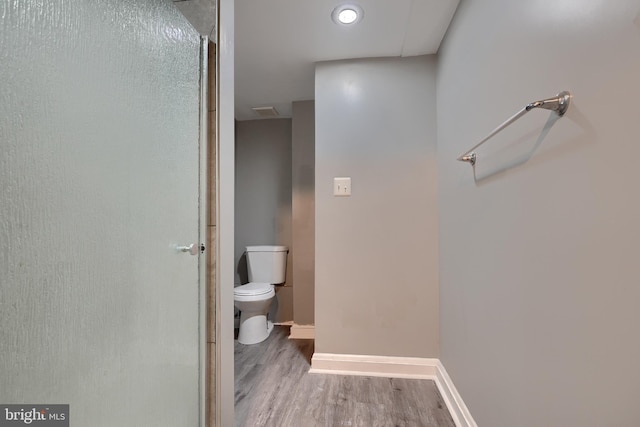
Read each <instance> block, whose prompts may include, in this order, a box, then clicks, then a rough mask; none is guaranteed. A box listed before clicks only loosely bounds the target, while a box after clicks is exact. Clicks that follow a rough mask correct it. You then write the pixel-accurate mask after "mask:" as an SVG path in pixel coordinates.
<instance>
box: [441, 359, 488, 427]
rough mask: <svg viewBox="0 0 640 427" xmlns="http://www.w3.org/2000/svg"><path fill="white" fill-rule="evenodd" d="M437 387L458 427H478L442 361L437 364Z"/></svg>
mask: <svg viewBox="0 0 640 427" xmlns="http://www.w3.org/2000/svg"><path fill="white" fill-rule="evenodd" d="M436 385H437V386H438V390H439V391H440V394H441V395H442V399H443V400H444V402H445V404H446V405H447V409H449V413H450V414H451V418H453V421H454V422H455V423H456V427H478V424H476V422H475V421H474V419H473V417H472V416H471V412H469V408H467V405H465V403H464V401H463V400H462V396H460V393H458V390H457V389H456V386H455V385H453V381H451V377H449V374H448V373H447V370H446V369H445V368H444V365H443V364H442V363H441V362H440V360H438V363H437V364H436Z"/></svg>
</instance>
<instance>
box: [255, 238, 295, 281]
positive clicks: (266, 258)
mask: <svg viewBox="0 0 640 427" xmlns="http://www.w3.org/2000/svg"><path fill="white" fill-rule="evenodd" d="M246 251H247V272H248V273H249V281H250V282H263V283H271V284H274V285H278V284H280V283H284V281H285V272H286V270H287V252H289V248H287V247H286V246H247V248H246Z"/></svg>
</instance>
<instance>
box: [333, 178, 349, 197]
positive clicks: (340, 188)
mask: <svg viewBox="0 0 640 427" xmlns="http://www.w3.org/2000/svg"><path fill="white" fill-rule="evenodd" d="M333 195H334V196H350V195H351V178H349V177H336V178H333Z"/></svg>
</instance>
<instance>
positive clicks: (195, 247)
mask: <svg viewBox="0 0 640 427" xmlns="http://www.w3.org/2000/svg"><path fill="white" fill-rule="evenodd" d="M176 250H177V251H178V252H188V253H190V254H191V255H198V253H199V252H200V250H202V251H203V252H204V245H202V246H200V245H198V244H197V243H192V244H190V245H189V246H176Z"/></svg>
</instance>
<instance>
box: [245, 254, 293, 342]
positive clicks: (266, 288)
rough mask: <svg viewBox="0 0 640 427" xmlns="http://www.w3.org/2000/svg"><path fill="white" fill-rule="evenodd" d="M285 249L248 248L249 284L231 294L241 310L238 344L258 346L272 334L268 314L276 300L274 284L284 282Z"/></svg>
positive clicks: (271, 324)
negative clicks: (274, 299)
mask: <svg viewBox="0 0 640 427" xmlns="http://www.w3.org/2000/svg"><path fill="white" fill-rule="evenodd" d="M288 251H289V250H288V248H287V247H286V246H247V248H246V255H247V270H248V273H249V283H247V284H245V285H242V286H238V287H236V288H234V290H233V299H234V303H235V306H236V308H237V309H238V310H240V330H239V331H238V342H239V343H240V344H245V345H248V344H257V343H259V342H262V341H264V340H266V339H267V338H268V337H269V334H270V333H271V331H272V330H273V323H272V322H271V321H269V320H268V319H267V313H268V312H269V308H270V307H271V303H272V301H273V298H274V297H275V295H276V293H275V289H274V286H273V285H274V284H281V283H284V282H285V271H286V264H287V252H288Z"/></svg>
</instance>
